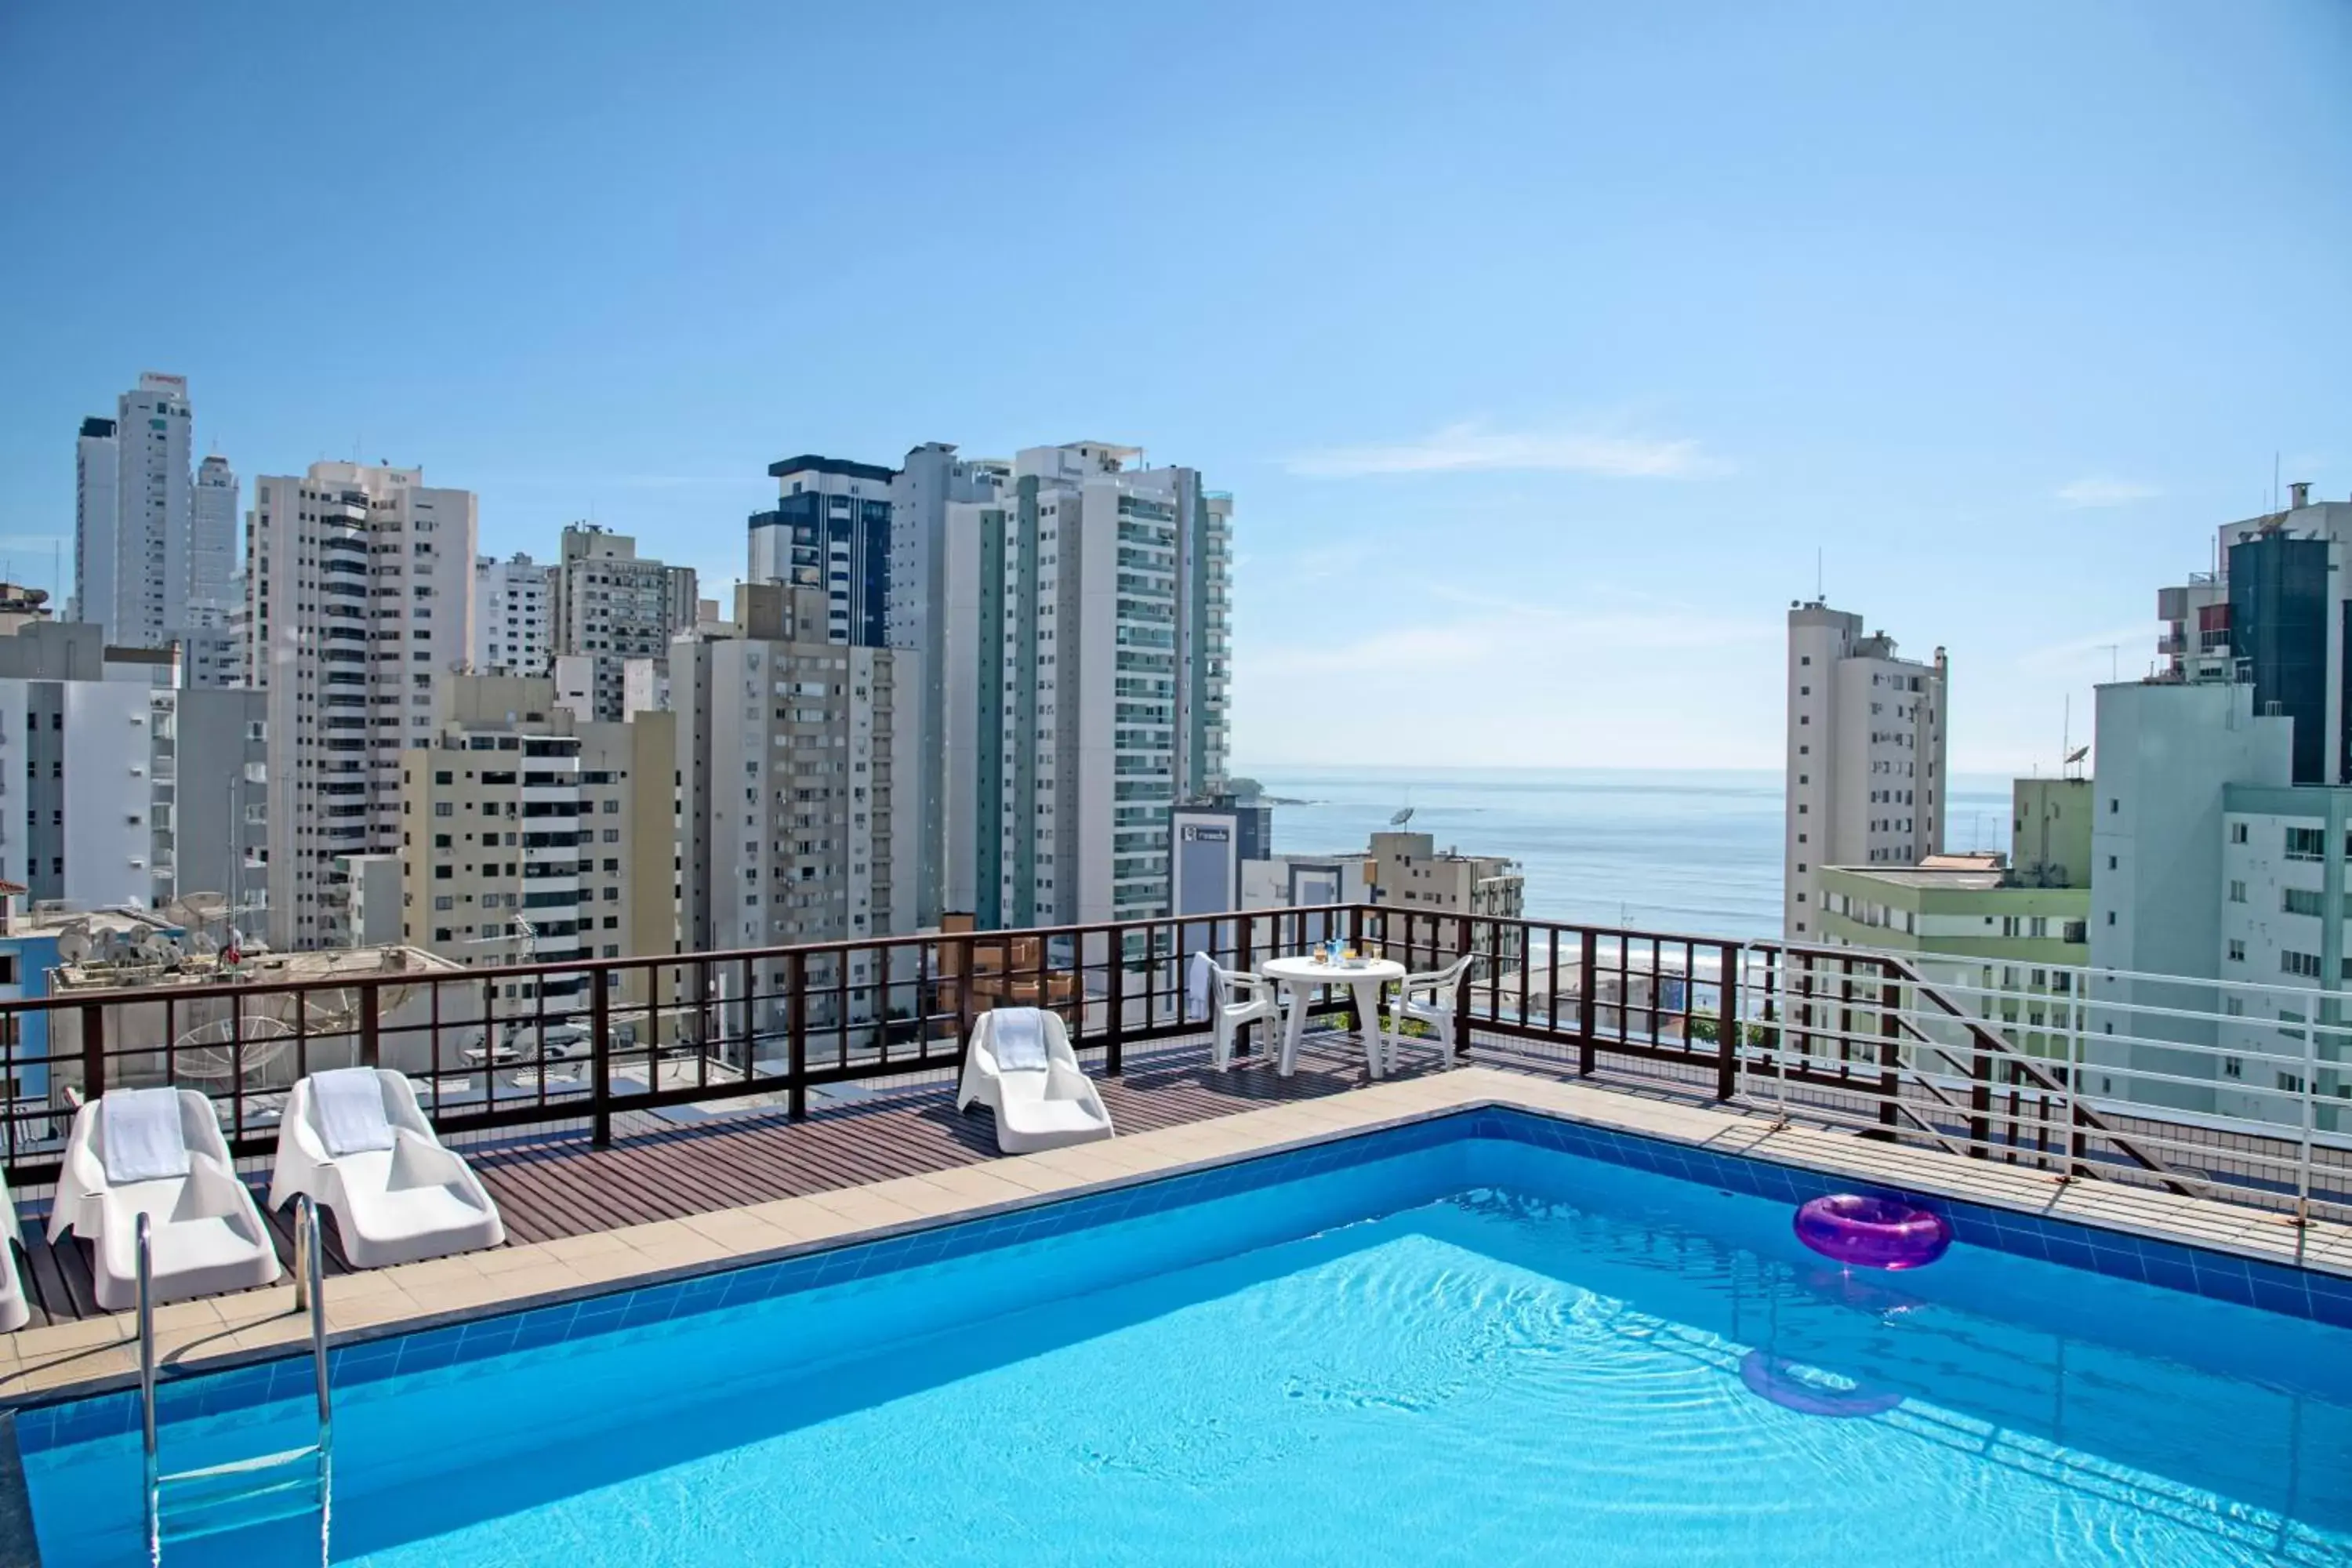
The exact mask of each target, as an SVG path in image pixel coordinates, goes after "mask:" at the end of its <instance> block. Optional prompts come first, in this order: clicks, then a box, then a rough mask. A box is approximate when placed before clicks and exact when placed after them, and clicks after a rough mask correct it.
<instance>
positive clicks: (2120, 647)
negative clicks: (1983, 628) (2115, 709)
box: [2014, 620, 2164, 680]
mask: <svg viewBox="0 0 2352 1568" xmlns="http://www.w3.org/2000/svg"><path fill="white" fill-rule="evenodd" d="M2163 630H2164V627H2163V626H2161V625H2160V624H2158V622H2156V621H2153V620H2147V621H2134V622H2132V623H2131V624H2130V625H2129V626H2111V627H2109V628H2108V629H2107V630H2105V631H2101V632H2093V633H2091V634H2090V635H2089V636H2088V637H2069V638H2067V639H2066V640H2065V641H2064V642H2057V643H2048V644H2045V645H2043V646H2042V647H2034V648H2028V649H2026V650H2025V651H2024V652H2022V653H2021V654H2019V655H2018V656H2017V657H2016V659H2015V661H2014V662H2015V663H2016V665H2017V668H2020V669H2025V670H2033V671H2037V672H2057V673H2062V674H2079V673H2082V672H2085V671H2087V672H2089V673H2090V674H2091V675H2093V676H2095V677H2096V678H2097V679H2101V680H2105V679H2121V678H2123V677H2125V676H2126V675H2137V673H2138V672H2139V671H2140V670H2141V669H2143V668H2146V666H2147V661H2148V658H2149V655H2150V650H2151V649H2153V648H2154V647H2156V639H2157V637H2158V634H2159V633H2160V632H2162V631H2163Z"/></svg>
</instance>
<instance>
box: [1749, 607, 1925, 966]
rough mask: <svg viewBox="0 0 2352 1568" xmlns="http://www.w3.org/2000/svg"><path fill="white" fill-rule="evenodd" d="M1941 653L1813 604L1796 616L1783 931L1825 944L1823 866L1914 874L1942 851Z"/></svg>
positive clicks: (1792, 616) (1792, 613) (1796, 610)
mask: <svg viewBox="0 0 2352 1568" xmlns="http://www.w3.org/2000/svg"><path fill="white" fill-rule="evenodd" d="M1947 675H1948V666H1947V663H1946V661H1945V658H1944V650H1943V649H1942V648H1937V650H1936V657H1935V658H1934V659H1933V660H1932V661H1929V662H1927V663H1922V662H1920V661H1919V660H1917V659H1909V658H1896V657H1895V639H1894V638H1892V637H1888V636H1887V635H1886V634H1885V633H1884V632H1872V633H1869V634H1867V635H1865V634H1864V630H1863V619H1862V617H1861V616H1857V615H1853V614H1849V613H1848V612H1846V611H1843V610H1832V609H1831V608H1830V607H1829V606H1828V605H1826V604H1824V603H1822V602H1821V601H1819V600H1815V601H1813V602H1811V603H1810V604H1801V605H1791V606H1790V610H1789V753H1788V760H1789V772H1788V802H1787V808H1786V812H1787V829H1786V835H1785V842H1784V844H1783V847H1782V865H1781V871H1782V884H1781V885H1782V888H1783V889H1784V890H1783V893H1782V897H1783V899H1784V900H1785V903H1784V908H1783V914H1782V922H1781V923H1782V930H1783V931H1784V933H1785V934H1786V935H1787V936H1788V938H1789V939H1790V941H1792V942H1818V941H1820V940H1821V936H1822V924H1821V918H1820V912H1819V911H1820V910H1821V880H1820V873H1821V868H1822V867H1824V866H1916V865H1917V864H1918V863H1919V862H1920V861H1921V860H1923V859H1925V858H1927V857H1928V856H1930V855H1933V854H1935V853H1937V851H1938V850H1940V849H1941V848H1942V847H1943V842H1944V838H1943V834H1944V799H1945V795H1946V792H1947V789H1948V784H1949V782H1950V778H1949V774H1948V773H1947V772H1946V770H1945V766H1944V751H1945V741H1944V735H1945V697H1946V689H1947Z"/></svg>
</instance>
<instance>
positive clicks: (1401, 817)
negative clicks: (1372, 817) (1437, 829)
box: [1389, 805, 1412, 827]
mask: <svg viewBox="0 0 2352 1568" xmlns="http://www.w3.org/2000/svg"><path fill="white" fill-rule="evenodd" d="M1411 821H1412V807H1411V806H1409V805H1408V806H1406V807H1405V808H1404V809H1403V810H1402V811H1400V812H1398V813H1397V814H1396V815H1395V816H1391V817H1390V818H1389V826H1391V827H1402V826H1404V825H1405V824H1406V823H1408V822H1411Z"/></svg>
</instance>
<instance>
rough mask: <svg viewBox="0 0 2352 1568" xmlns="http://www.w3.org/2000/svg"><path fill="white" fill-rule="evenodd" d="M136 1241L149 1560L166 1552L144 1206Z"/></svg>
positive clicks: (150, 1242) (150, 1255)
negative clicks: (156, 1451)
mask: <svg viewBox="0 0 2352 1568" xmlns="http://www.w3.org/2000/svg"><path fill="white" fill-rule="evenodd" d="M134 1239H135V1241H136V1243H137V1251H138V1269H139V1441H140V1450H141V1454H142V1465H143V1466H144V1469H145V1475H144V1484H143V1487H142V1500H143V1502H144V1506H145V1510H146V1515H147V1561H148V1562H150V1563H160V1562H162V1561H163V1481H162V1479H161V1477H160V1475H159V1473H158V1470H157V1468H156V1464H155V1278H154V1276H155V1264H154V1247H155V1243H154V1237H153V1234H152V1226H151V1225H150V1222H149V1219H148V1216H147V1213H146V1211H145V1210H143V1209H142V1210H141V1211H140V1214H139V1222H138V1228H137V1230H136V1232H135V1233H134Z"/></svg>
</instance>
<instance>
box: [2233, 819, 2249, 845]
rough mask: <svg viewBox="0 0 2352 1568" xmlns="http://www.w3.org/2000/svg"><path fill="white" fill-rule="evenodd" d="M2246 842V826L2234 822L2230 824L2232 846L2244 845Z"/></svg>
mask: <svg viewBox="0 0 2352 1568" xmlns="http://www.w3.org/2000/svg"><path fill="white" fill-rule="evenodd" d="M2245 841H2246V825H2245V824H2244V823H2242V822H2233V823H2231V824H2230V842H2231V843H2232V844H2243V843H2244V842H2245Z"/></svg>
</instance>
